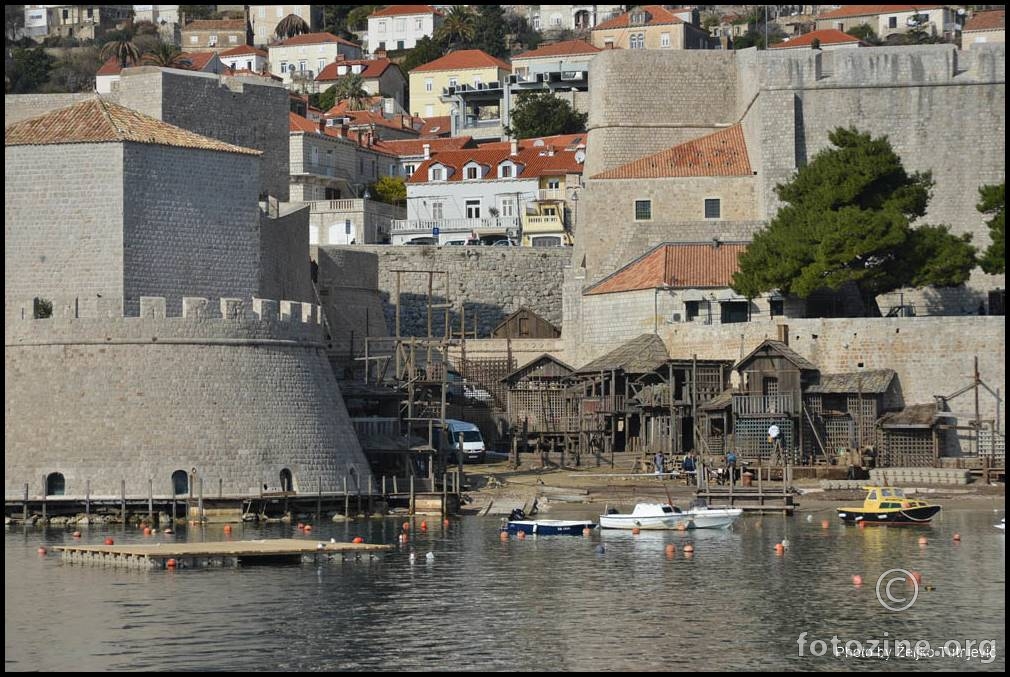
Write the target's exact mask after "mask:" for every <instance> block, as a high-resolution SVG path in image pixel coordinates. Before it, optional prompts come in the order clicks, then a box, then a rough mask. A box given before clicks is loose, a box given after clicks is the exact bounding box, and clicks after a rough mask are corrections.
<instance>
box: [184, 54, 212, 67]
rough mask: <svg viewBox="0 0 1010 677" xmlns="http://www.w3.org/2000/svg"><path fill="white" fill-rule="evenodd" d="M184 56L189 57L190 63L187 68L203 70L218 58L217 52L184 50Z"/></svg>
mask: <svg viewBox="0 0 1010 677" xmlns="http://www.w3.org/2000/svg"><path fill="white" fill-rule="evenodd" d="M182 56H183V57H184V58H186V59H189V65H188V66H186V68H185V70H190V71H202V70H203V69H204V68H206V67H207V66H208V65H210V62H211V61H213V60H214V59H215V58H217V52H183V53H182Z"/></svg>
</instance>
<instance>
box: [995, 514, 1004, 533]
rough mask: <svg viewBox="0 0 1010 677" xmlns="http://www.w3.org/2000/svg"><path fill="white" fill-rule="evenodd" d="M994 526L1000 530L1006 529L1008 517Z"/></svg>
mask: <svg viewBox="0 0 1010 677" xmlns="http://www.w3.org/2000/svg"><path fill="white" fill-rule="evenodd" d="M993 526H994V527H996V528H997V529H999V530H1000V531H1006V517H1004V518H1003V519H1002V520H1000V523H999V524H994V525H993Z"/></svg>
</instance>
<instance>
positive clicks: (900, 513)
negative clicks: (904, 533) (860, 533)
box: [838, 505, 940, 525]
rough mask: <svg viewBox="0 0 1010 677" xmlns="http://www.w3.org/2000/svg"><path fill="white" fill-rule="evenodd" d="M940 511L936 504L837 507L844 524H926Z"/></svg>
mask: <svg viewBox="0 0 1010 677" xmlns="http://www.w3.org/2000/svg"><path fill="white" fill-rule="evenodd" d="M938 512H940V506H938V505H924V506H921V507H918V508H900V509H890V510H863V509H854V508H838V517H840V518H841V520H842V521H843V522H845V523H846V524H856V523H857V522H864V523H866V524H883V525H887V524H927V523H928V522H929V521H930V520H931V519H933V517H934V516H935V515H936V513H938Z"/></svg>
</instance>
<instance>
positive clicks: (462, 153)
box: [407, 143, 583, 183]
mask: <svg viewBox="0 0 1010 677" xmlns="http://www.w3.org/2000/svg"><path fill="white" fill-rule="evenodd" d="M492 146H493V147H490V148H489V147H486V146H480V147H477V148H466V149H463V150H446V151H442V152H440V153H438V155H437V156H435V157H432V158H431V159H429V160H425V161H424V162H423V163H422V164H421V165H420V166H419V167H418V168H417V171H415V172H414V174H413V176H411V177H410V179H408V180H407V182H408V183H428V168H429V167H431V166H433V165H443V166H445V167H448V168H450V169H451V170H452V171H450V172H449V176H448V177H447V178H446V180H447V181H450V182H454V181H463V176H464V175H463V167H464V166H465V165H467V164H469V163H471V162H476V163H477V164H479V165H482V166H485V167H490V168H491V171H490V174H489V175H488V176H487V177H485V178H486V179H491V178H492V177H496V176H497V167H498V165H499V164H501V163H502V162H504V161H505V160H512V161H513V162H515V163H516V164H518V165H520V169H519V171H518V172H517V175H516V176H515V177H513V178H519V179H528V178H533V177H539V176H560V175H562V174H581V173H582V166H583V165H582V163H580V162H578V161H577V160H576V159H575V153H573V152H572V151H569V150H560V149H558V148H554V152H553V154H550V153H549V149H550V148H552V147H551V146H543V147H532V146H531V147H528V148H520V149H519V152H518V153H517V154H516V155H512V154H511V149H510V148H509V147H508V145H504V147H503V144H500V143H496V144H492Z"/></svg>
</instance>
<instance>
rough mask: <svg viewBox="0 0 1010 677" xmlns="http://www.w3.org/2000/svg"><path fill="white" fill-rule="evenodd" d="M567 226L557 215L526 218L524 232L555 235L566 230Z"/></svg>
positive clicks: (524, 219) (524, 218)
mask: <svg viewBox="0 0 1010 677" xmlns="http://www.w3.org/2000/svg"><path fill="white" fill-rule="evenodd" d="M564 228H565V224H564V223H563V222H562V221H561V217H560V216H558V215H557V214H555V215H553V216H524V217H523V230H524V231H525V232H527V233H554V232H557V231H559V230H564Z"/></svg>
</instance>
